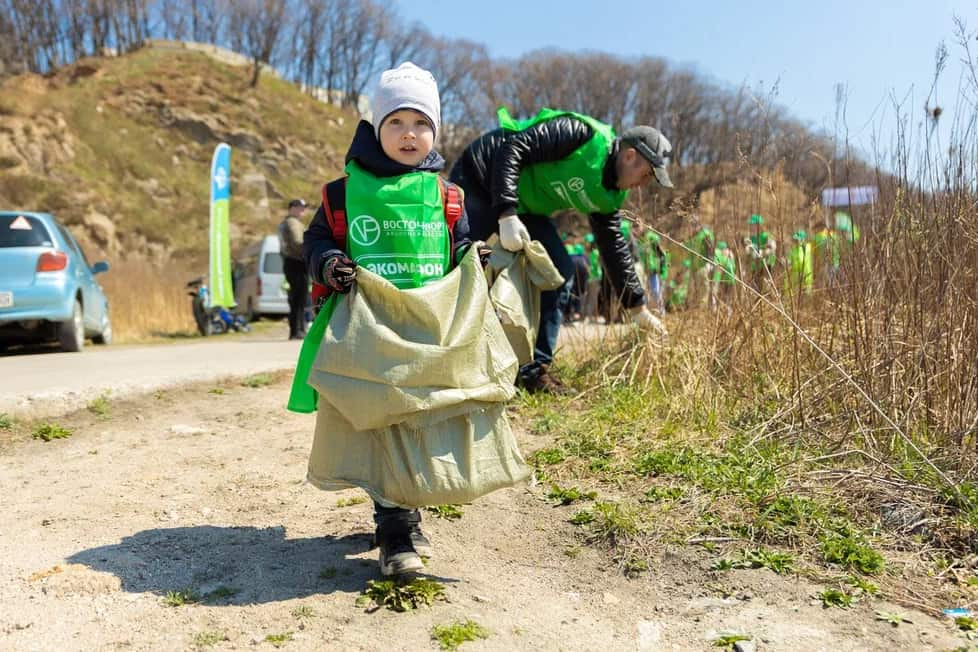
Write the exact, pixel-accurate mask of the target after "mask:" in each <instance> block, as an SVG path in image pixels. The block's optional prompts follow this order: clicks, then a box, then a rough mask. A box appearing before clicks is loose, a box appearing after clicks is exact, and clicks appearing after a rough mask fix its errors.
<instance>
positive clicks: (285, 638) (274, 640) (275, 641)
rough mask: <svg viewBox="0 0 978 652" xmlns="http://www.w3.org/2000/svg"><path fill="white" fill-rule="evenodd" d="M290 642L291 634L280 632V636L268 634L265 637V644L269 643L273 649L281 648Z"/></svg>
mask: <svg viewBox="0 0 978 652" xmlns="http://www.w3.org/2000/svg"><path fill="white" fill-rule="evenodd" d="M291 640H292V632H282V633H281V634H269V635H267V636H266V637H265V642H266V643H271V644H272V645H273V646H274V647H282V646H284V645H285V644H286V643H288V642H289V641H291Z"/></svg>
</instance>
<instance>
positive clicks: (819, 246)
mask: <svg viewBox="0 0 978 652" xmlns="http://www.w3.org/2000/svg"><path fill="white" fill-rule="evenodd" d="M815 255H816V256H818V258H819V260H820V261H823V262H820V263H819V264H820V265H823V264H825V262H824V261H826V260H828V261H831V265H832V269H839V265H840V264H841V262H842V249H841V246H840V244H839V234H838V233H836V232H835V231H829V230H828V229H822V230H821V231H819V232H818V233H816V234H815Z"/></svg>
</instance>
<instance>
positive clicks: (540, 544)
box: [0, 377, 966, 652]
mask: <svg viewBox="0 0 978 652" xmlns="http://www.w3.org/2000/svg"><path fill="white" fill-rule="evenodd" d="M221 386H222V387H223V393H217V392H212V391H210V390H212V388H214V387H216V385H215V384H214V383H211V382H208V383H205V384H197V385H188V386H184V387H181V388H177V389H168V390H165V391H160V392H156V393H152V394H148V395H144V396H138V397H132V398H128V399H125V400H119V401H114V402H111V403H110V406H111V412H110V415H109V418H99V417H96V416H95V415H93V414H90V413H88V412H86V411H81V412H77V413H74V414H70V415H66V416H64V417H61V418H59V420H58V421H59V423H61V424H63V425H67V426H69V427H70V428H72V429H73V431H74V434H73V435H72V436H71V437H70V438H68V439H62V440H56V441H52V442H48V443H44V442H41V441H38V440H32V439H30V438H29V436H28V435H27V432H28V431H27V427H28V426H27V425H25V424H20V425H17V426H15V428H14V430H13V431H12V432H13V435H14V436H13V441H9V439H10V434H9V433H10V432H11V431H9V430H8V431H3V430H0V487H2V491H0V504H2V510H0V649H2V650H18V651H20V650H116V649H125V650H185V649H197V646H196V645H195V640H198V639H197V638H196V637H198V636H199V635H201V634H203V633H220V634H221V635H223V636H224V637H226V638H225V640H222V641H219V642H217V643H216V644H214V645H213V646H212V647H210V648H209V649H216V650H223V649H252V648H257V649H268V650H271V649H274V648H273V647H272V645H273V644H272V643H271V642H269V641H266V636H269V635H277V634H285V633H291V636H292V639H291V640H290V641H288V642H286V643H284V645H283V649H291V650H324V649H325V650H433V649H437V645H436V644H435V643H434V642H433V641H432V640H431V635H430V632H431V628H432V626H433V625H438V624H449V623H451V622H453V621H458V620H465V619H472V620H474V621H477V622H478V623H480V624H482V625H483V626H485V627H486V628H488V630H489V631H490V632H491V635H490V636H489V638H488V639H486V640H482V641H477V642H473V643H466V644H464V645H463V646H462V649H463V650H472V651H477V650H566V651H569V652H570V651H583V650H710V649H717V648H715V647H714V646H713V639H715V638H716V636H717V634H718V632H725V631H736V632H743V633H746V634H749V635H751V636H753V639H754V640H753V643H754V644H755V645H756V649H757V650H783V651H786V652H787V651H791V652H797V651H804V650H831V651H832V652H843V651H846V650H887V651H891V650H944V649H953V648H956V647H958V646H960V645H965V644H966V641H964V640H963V639H962V638H961V637H960V636H957V635H956V633H955V632H954V630H953V628H952V627H951V625H950V623H949V622H945V621H939V620H936V619H933V618H931V617H929V616H926V615H923V614H921V613H914V612H911V611H908V610H907V609H905V608H901V607H897V606H894V605H889V604H886V603H885V602H881V601H874V602H872V603H863V604H859V605H858V606H857V607H856V608H854V609H851V610H847V611H841V610H838V609H832V610H825V609H823V608H822V607H821V606H820V604H817V603H816V602H815V601H814V600H813V598H812V596H813V595H814V594H815V593H817V592H818V591H819V590H820V589H821V588H822V587H820V586H817V585H813V584H811V583H809V582H807V581H806V580H804V579H800V578H792V577H788V578H785V577H780V576H777V575H774V574H772V573H770V572H769V571H766V570H759V571H746V570H744V571H732V572H728V573H724V574H723V575H722V576H719V575H717V574H715V573H714V572H712V571H710V570H709V566H710V563H711V561H712V559H711V558H710V557H709V556H708V555H707V554H706V553H705V552H703V551H701V550H699V549H689V550H686V549H682V550H679V551H673V552H668V551H663V553H662V555H661V557H660V559H659V560H658V562H657V563H656V564H655V565H654V566H653V568H652V569H651V572H650V573H647V574H645V575H644V576H642V577H640V578H638V579H634V580H630V579H627V578H625V577H624V576H623V575H622V574H621V573H620V572H619V571H618V570H617V569H616V568H615V567H614V565H613V564H611V563H610V562H609V561H608V558H607V557H606V555H605V554H604V553H602V552H600V551H597V550H592V549H589V548H587V547H583V548H581V547H580V542H579V541H578V540H577V539H576V537H577V531H576V529H575V528H574V527H573V526H571V525H569V524H568V523H567V519H568V517H569V516H570V515H572V514H573V513H574V511H576V507H574V506H570V507H561V508H555V507H552V506H551V505H550V504H549V503H548V502H547V501H546V500H545V497H544V494H545V491H544V488H542V487H518V488H513V489H508V490H504V491H499V492H497V493H495V494H492V495H490V496H487V497H484V498H482V499H480V500H478V501H476V502H475V503H474V504H471V505H466V506H465V507H464V516H463V517H462V518H461V520H458V521H446V520H441V519H437V518H433V517H432V516H431V515H430V514H427V513H426V515H425V530H426V532H427V533H428V534H429V537H430V538H431V539H432V541H433V543H434V545H435V547H436V557H435V558H434V559H432V560H431V561H430V562H429V565H428V568H427V571H428V575H429V576H430V577H432V578H434V579H437V580H439V581H441V582H443V583H444V585H445V587H446V594H447V597H448V601H447V602H439V603H436V604H435V605H434V606H433V607H431V608H425V609H421V610H418V611H414V612H409V613H394V612H391V611H388V610H377V611H374V612H369V611H368V610H365V609H364V608H363V607H358V606H356V599H357V597H358V595H359V594H360V592H361V591H362V590H363V589H364V587H365V585H366V583H367V581H368V580H370V579H376V578H379V572H378V569H377V564H376V550H371V549H370V545H371V534H372V520H371V507H370V505H369V503H366V502H364V503H359V504H354V505H348V506H338V504H337V503H338V501H340V500H345V499H350V498H357V497H363V494H362V493H361V492H359V491H355V490H349V491H345V492H341V493H324V492H321V491H318V490H316V489H314V488H312V487H311V486H309V485H308V484H306V483H305V482H304V477H305V467H306V458H307V453H308V449H309V447H310V444H311V436H312V435H311V433H312V424H313V417H311V416H308V415H297V414H292V413H289V412H287V411H285V410H284V408H283V405H284V403H285V399H286V394H287V391H288V383H287V379H286V378H284V377H282V378H280V379H279V381H277V382H276V383H274V384H272V385H271V386H267V387H261V388H249V387H244V386H241V385H240V384H239V383H237V382H232V381H225V382H224V383H222V384H221ZM5 432H6V433H8V434H7V435H6V436H7V438H8V441H6V442H3V441H2V438H3V437H4V436H5V435H4V433H5ZM522 440H523V442H524V446H525V448H526V449H527V450H532V449H534V448H538V447H541V446H544V445H546V444H547V442H546V441H544V440H543V439H541V438H538V437H532V436H528V435H525V434H524V435H522ZM568 551H570V552H572V553H575V552H576V553H577V554H568ZM184 589H192V590H193V591H195V592H196V593H198V594H200V595H203V596H206V595H207V594H212V593H213V592H215V591H217V592H218V595H221V594H223V597H211V598H210V599H208V600H205V601H203V602H202V603H198V604H189V605H184V606H179V607H171V606H166V604H165V603H164V597H165V596H166V594H167V593H168V592H170V591H180V590H184ZM724 594H726V595H729V596H731V597H727V598H723V597H720V596H721V595H724ZM300 608H302V609H300ZM876 610H880V611H886V612H897V613H902V614H904V615H906V616H907V617H908V618H909V619H910V620H911V621H912V623H910V624H903V625H900V626H899V627H892V626H891V625H889V624H887V623H885V622H882V621H880V620H878V619H877V617H876V613H875V612H876ZM745 649H750V648H745Z"/></svg>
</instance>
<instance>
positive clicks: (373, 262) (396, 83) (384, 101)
mask: <svg viewBox="0 0 978 652" xmlns="http://www.w3.org/2000/svg"><path fill="white" fill-rule="evenodd" d="M371 110H372V112H373V124H371V123H369V122H366V121H363V120H361V121H360V124H359V125H358V126H357V131H356V134H355V135H354V136H353V142H352V143H351V145H350V149H349V151H348V152H347V154H346V173H347V176H346V177H345V179H343V178H341V179H338V180H336V181H333V182H331V184H327V185H326V186H324V188H323V195H324V197H336V196H337V193H336V186H335V185H333V184H338V185H339V187H340V188H339V190H341V191H342V194H341V195H340V196H341V198H342V199H343V201H341V202H336V201H333V200H332V199H326V202H325V203H326V205H327V206H328V209H329V210H330V211H331V213H333V214H334V215H335V213H336V211H337V210H338V208H340V207H339V206H337V204H342V205H343V206H344V207H345V214H346V215H347V216H348V219H347V223H346V226H347V232H346V234H345V237H344V236H343V234H341V233H334V232H333V229H332V228H331V227H330V223H331V221H330V220H328V219H327V215H326V210H327V209H325V208H324V207H323V206H320V207H319V210H318V211H317V213H316V215H315V217H314V218H313V221H312V223H311V224H310V226H309V229H308V230H307V231H306V233H305V241H304V244H303V253H304V255H305V259H306V265H307V269H308V270H309V274H310V276H311V277H312V279H313V281H314V282H317V283H321V284H323V285H325V286H326V287H327V288H329V289H330V290H331V291H332V292H338V293H347V292H349V291H350V289H351V288H352V287H353V284H354V283H355V282H356V273H357V267H358V266H361V265H362V266H364V267H366V268H368V269H370V270H371V271H373V272H374V273H376V274H379V275H381V276H383V277H384V278H386V279H387V280H388V281H390V282H391V283H393V284H394V285H395V286H397V287H398V288H400V289H409V288H415V287H420V286H422V285H425V284H427V283H430V282H433V281H436V280H438V279H439V278H442V277H443V276H445V275H446V274H447V273H448V272H449V271H450V270H451V268H453V267H454V266H455V264H456V262H457V261H459V260H460V259H461V258H462V256H463V255H464V254H465V251H466V250H467V249H468V247H469V246H470V245H471V240H470V238H469V226H468V219H467V216H466V215H465V212H464V210H462V212H461V214H460V216H459V217H458V219H457V221H455V222H454V225H453V226H452V227H451V229H449V228H447V227H446V225H447V224H448V221H447V218H446V211H445V206H444V204H445V200H444V199H442V200H441V204H440V205H434V204H433V202H432V201H431V198H432V197H439V196H441V197H444V196H445V194H446V193H445V192H443V191H444V190H446V187H445V186H443V185H442V184H445V183H447V182H444V181H442V180H440V179H439V176H438V172H439V171H440V170H441V169H442V168H443V167H444V165H445V160H444V159H443V158H442V157H441V155H440V154H438V152H436V151H435V150H434V143H435V139H436V137H437V135H438V129H439V127H440V123H441V120H440V118H441V105H440V101H439V96H438V86H437V83H436V82H435V79H434V77H433V76H432V75H431V73H429V72H428V71H427V70H423V69H421V68H419V67H417V66H415V65H414V64H413V63H410V62H407V63H403V64H401V65H400V66H399V67H397V68H394V69H392V70H387V71H385V72H384V73H383V74H382V75H381V77H380V84H379V86H378V88H377V91H376V94H375V95H374V97H373V98H372V100H371ZM331 187H332V194H328V193H330V192H331V190H330V188H331ZM434 203H437V202H434ZM333 223H334V224H335V221H334V222H333ZM338 230H339V229H338ZM480 254H483V257H485V256H486V254H487V252H484V251H482V250H480ZM374 522H375V524H376V527H377V529H376V535H375V537H376V543H377V546H378V548H379V549H380V569H381V573H382V574H383V575H399V574H403V573H412V572H415V571H419V570H421V569H422V568H423V564H422V562H421V556H425V557H430V556H431V554H432V551H431V543H430V542H429V541H428V539H427V538H426V537H425V536H424V535H423V534H422V532H421V514H420V512H418V510H416V509H413V510H409V509H402V508H400V507H396V506H391V505H383V504H381V503H380V502H377V501H375V502H374Z"/></svg>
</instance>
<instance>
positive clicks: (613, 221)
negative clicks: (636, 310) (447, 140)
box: [451, 115, 645, 308]
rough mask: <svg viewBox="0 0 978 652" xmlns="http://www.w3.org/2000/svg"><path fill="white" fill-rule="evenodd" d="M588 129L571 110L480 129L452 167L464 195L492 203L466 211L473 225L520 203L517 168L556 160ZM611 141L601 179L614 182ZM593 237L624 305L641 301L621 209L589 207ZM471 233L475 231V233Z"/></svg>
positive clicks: (613, 184)
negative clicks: (486, 211) (512, 126)
mask: <svg viewBox="0 0 978 652" xmlns="http://www.w3.org/2000/svg"><path fill="white" fill-rule="evenodd" d="M592 135H593V132H592V130H591V127H589V126H588V125H587V124H585V123H584V122H581V121H580V120H578V119H577V118H574V117H572V116H566V115H565V116H560V117H557V118H554V119H552V120H547V121H545V122H541V123H539V124H536V125H534V126H532V127H530V128H528V129H525V130H523V131H508V130H505V129H496V130H494V131H490V132H488V133H485V134H483V135H482V136H480V137H479V138H477V139H476V140H475V141H473V142H472V143H470V144H469V146H468V147H466V148H465V151H464V152H462V155H461V156H460V157H459V159H458V161H457V162H456V163H455V165H454V166H453V167H452V173H451V180H452V181H453V182H454V183H456V184H458V185H459V186H461V187H462V189H463V190H464V191H465V193H466V195H469V194H471V193H476V194H477V195H479V196H480V198H481V199H482V201H481V202H473V204H481V205H483V206H487V207H488V206H491V207H492V208H491V214H490V215H475V214H470V215H469V219H470V221H471V222H472V224H473V229H475V230H476V231H478V229H477V228H476V227H475V224H476V223H477V222H486V221H489V220H493V221H494V220H498V219H499V216H500V215H501V214H502V213H504V212H506V211H515V210H516V207H517V205H518V204H519V197H518V191H517V187H518V185H519V179H520V172H521V171H522V170H523V168H524V167H526V166H528V165H533V164H535V163H546V162H548V161H559V160H560V159H562V158H565V157H567V156H569V155H570V154H572V153H573V152H574V151H575V150H577V148H579V147H580V146H581V145H583V144H584V143H586V142H587V141H588V140H589V139H590V138H591V136H592ZM617 154H618V141H615V143H614V145H613V146H612V150H611V152H610V153H609V156H608V161H607V163H605V166H604V178H603V179H602V185H603V186H604V187H605V188H608V189H614V188H616V187H617V183H618V175H617V173H616V171H615V157H616V155H617ZM588 217H589V220H590V223H591V230H592V231H593V232H594V240H595V242H596V243H597V245H598V251H599V252H600V253H601V259H602V260H603V261H604V264H605V268H606V269H607V272H608V277H609V279H610V280H611V283H612V285H613V286H614V288H615V292H616V293H617V294H618V295H619V296H620V297H621V298H622V303H623V304H624V306H625V307H626V308H631V307H633V306H638V305H642V304H644V303H645V292H644V291H643V290H642V284H641V282H640V281H639V279H638V274H636V273H635V262H634V260H632V254H631V250H630V248H629V246H628V243H627V242H626V241H625V237H624V236H623V235H622V232H621V219H622V214H621V213H620V212H616V213H611V214H599V213H594V214H591V215H589V216H588ZM475 235H477V236H478V235H479V234H478V233H476V234H475Z"/></svg>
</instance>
